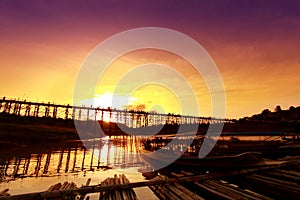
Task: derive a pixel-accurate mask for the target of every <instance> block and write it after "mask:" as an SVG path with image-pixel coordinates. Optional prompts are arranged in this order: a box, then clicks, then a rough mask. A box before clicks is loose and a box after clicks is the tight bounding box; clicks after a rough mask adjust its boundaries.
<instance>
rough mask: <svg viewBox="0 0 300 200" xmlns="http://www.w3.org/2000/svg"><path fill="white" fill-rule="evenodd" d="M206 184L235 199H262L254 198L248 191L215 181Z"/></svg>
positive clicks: (208, 181)
mask: <svg viewBox="0 0 300 200" xmlns="http://www.w3.org/2000/svg"><path fill="white" fill-rule="evenodd" d="M204 183H206V185H207V186H212V187H215V188H216V189H217V190H218V191H220V192H222V193H226V194H227V195H229V196H232V197H233V198H235V199H253V200H258V199H260V198H257V197H256V196H252V195H251V194H249V193H247V192H246V191H244V190H242V189H240V188H238V187H233V186H230V185H229V184H226V185H225V184H222V183H219V182H217V181H215V180H207V181H205V182H204Z"/></svg>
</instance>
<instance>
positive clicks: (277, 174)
mask: <svg viewBox="0 0 300 200" xmlns="http://www.w3.org/2000/svg"><path fill="white" fill-rule="evenodd" d="M263 174H266V175H269V176H272V177H276V178H280V179H282V178H284V179H285V180H289V181H295V182H297V183H298V184H299V183H300V177H297V176H294V175H290V174H285V173H280V172H276V171H272V172H264V173H263Z"/></svg>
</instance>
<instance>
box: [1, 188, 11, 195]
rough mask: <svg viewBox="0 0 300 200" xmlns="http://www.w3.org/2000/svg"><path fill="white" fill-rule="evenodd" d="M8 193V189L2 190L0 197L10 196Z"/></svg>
mask: <svg viewBox="0 0 300 200" xmlns="http://www.w3.org/2000/svg"><path fill="white" fill-rule="evenodd" d="M8 191H9V189H8V188H6V189H4V190H2V191H1V192H0V196H9V195H10V194H9V193H8Z"/></svg>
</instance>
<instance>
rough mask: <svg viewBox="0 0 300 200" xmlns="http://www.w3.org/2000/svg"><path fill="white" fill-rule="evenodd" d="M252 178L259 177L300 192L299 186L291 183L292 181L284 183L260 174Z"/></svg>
mask: <svg viewBox="0 0 300 200" xmlns="http://www.w3.org/2000/svg"><path fill="white" fill-rule="evenodd" d="M252 177H258V178H261V179H264V180H268V181H270V182H273V183H278V184H280V185H283V186H284V187H291V188H292V189H295V190H297V191H298V192H300V188H299V185H298V184H297V183H293V182H290V181H284V180H280V179H277V178H271V177H269V176H264V175H260V174H253V175H252Z"/></svg>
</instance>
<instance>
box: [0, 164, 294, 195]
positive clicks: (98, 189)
mask: <svg viewBox="0 0 300 200" xmlns="http://www.w3.org/2000/svg"><path fill="white" fill-rule="evenodd" d="M291 164H292V163H288V162H287V163H283V164H280V165H272V166H261V167H257V168H252V169H243V170H233V171H228V172H225V173H224V172H216V173H210V174H204V175H196V176H191V177H180V178H170V179H168V180H156V181H141V182H135V183H128V184H122V185H121V184H120V185H112V186H103V185H94V186H88V187H83V188H77V189H71V190H62V191H45V192H34V193H27V194H21V195H14V196H10V197H0V200H2V199H8V200H19V199H38V198H59V197H61V196H62V195H64V194H72V193H78V192H79V193H81V194H87V193H96V192H103V191H109V190H117V189H128V188H135V187H145V186H151V185H160V184H165V183H175V182H195V181H203V180H208V179H215V178H221V177H230V176H236V175H241V174H249V173H253V172H257V171H259V170H267V169H275V168H279V167H283V166H288V165H291Z"/></svg>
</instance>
